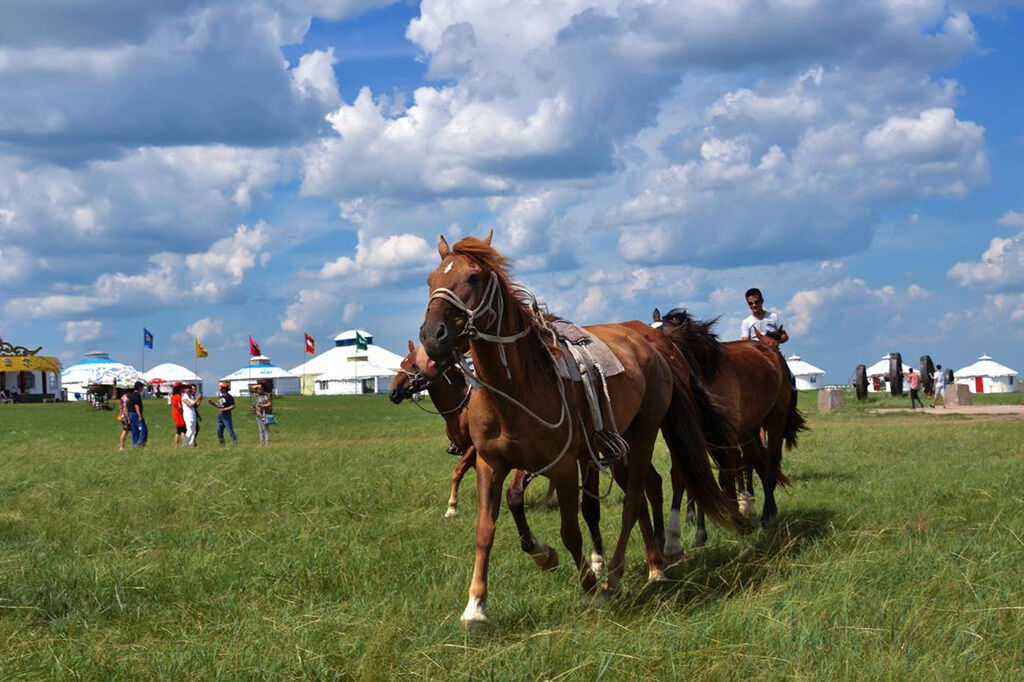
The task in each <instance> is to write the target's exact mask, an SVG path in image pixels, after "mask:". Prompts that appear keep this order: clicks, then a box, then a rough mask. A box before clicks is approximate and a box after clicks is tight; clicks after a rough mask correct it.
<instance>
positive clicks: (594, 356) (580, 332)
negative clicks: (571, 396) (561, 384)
mask: <svg viewBox="0 0 1024 682" xmlns="http://www.w3.org/2000/svg"><path fill="white" fill-rule="evenodd" d="M549 325H550V326H551V329H553V330H554V332H555V334H556V335H558V341H559V343H560V344H561V345H562V346H563V348H564V349H565V351H566V352H564V353H562V355H561V356H560V357H559V358H558V373H559V375H561V376H562V377H563V378H565V379H570V380H572V381H582V380H583V375H587V377H588V378H589V379H590V380H591V381H593V380H595V379H596V378H597V371H596V370H597V369H600V372H601V374H603V375H604V376H606V377H613V376H615V375H616V374H620V373H622V372H623V371H625V370H624V369H623V367H622V363H621V362H619V359H618V358H617V357H615V353H613V352H612V351H611V349H610V348H608V345H607V344H606V343H605V342H604V341H602V340H601V339H599V338H597V337H596V336H594V335H593V334H591V333H590V332H588V331H587V330H586V329H581V328H580V327H577V326H576V325H574V324H573V323H572V322H568V321H566V320H555V321H552V322H550V323H549ZM569 346H573V348H569ZM577 357H579V358H582V359H581V360H580V362H579V363H577V361H576V358H577ZM587 361H589V362H587ZM591 363H592V365H593V366H589V367H588V366H587V365H588V364H591ZM581 364H582V365H583V366H582V367H581V366H580V365H581Z"/></svg>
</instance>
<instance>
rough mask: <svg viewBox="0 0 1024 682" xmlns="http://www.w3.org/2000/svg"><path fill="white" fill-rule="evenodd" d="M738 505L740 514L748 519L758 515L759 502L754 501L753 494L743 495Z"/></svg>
mask: <svg viewBox="0 0 1024 682" xmlns="http://www.w3.org/2000/svg"><path fill="white" fill-rule="evenodd" d="M738 505H739V509H740V514H742V515H743V516H745V517H747V518H748V519H750V518H753V517H755V516H757V504H756V503H755V501H754V497H753V495H741V496H740V499H739V501H738Z"/></svg>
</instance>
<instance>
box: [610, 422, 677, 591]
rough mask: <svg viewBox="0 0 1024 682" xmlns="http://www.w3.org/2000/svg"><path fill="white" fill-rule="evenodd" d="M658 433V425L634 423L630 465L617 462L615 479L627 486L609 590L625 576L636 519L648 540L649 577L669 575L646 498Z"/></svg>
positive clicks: (629, 436)
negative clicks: (626, 559) (648, 425)
mask: <svg viewBox="0 0 1024 682" xmlns="http://www.w3.org/2000/svg"><path fill="white" fill-rule="evenodd" d="M657 435H658V431H657V426H654V427H652V428H650V429H645V428H644V426H643V425H641V424H634V425H633V426H631V427H630V429H629V430H628V431H627V432H626V433H625V434H623V438H625V439H626V442H628V443H629V465H628V469H627V468H626V466H625V465H623V464H622V462H617V463H616V465H615V480H616V481H618V482H619V485H621V486H622V487H623V490H624V492H625V499H623V502H622V528H621V531H620V533H619V541H618V543H616V545H615V554H614V555H613V556H612V561H611V564H610V565H609V567H608V578H607V580H606V585H607V587H608V589H609V590H615V589H616V588H617V587H618V584H619V581H620V580H621V578H622V572H623V567H624V565H625V558H626V545H627V543H628V541H629V535H630V532H631V531H632V529H633V524H634V523H639V525H640V536H641V537H642V538H643V541H644V554H645V557H646V559H647V577H648V579H649V580H662V579H664V577H665V573H664V566H665V556H664V554H663V553H662V547H661V546H660V545H659V544H658V542H657V540H656V539H655V533H654V526H653V524H652V523H651V517H650V514H649V513H648V510H647V503H646V501H645V498H644V490H645V486H646V484H647V482H648V480H649V473H650V467H651V454H652V453H653V452H654V439H655V438H656V437H657ZM659 478H660V477H659ZM659 511H660V510H659Z"/></svg>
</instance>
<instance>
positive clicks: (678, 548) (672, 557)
mask: <svg viewBox="0 0 1024 682" xmlns="http://www.w3.org/2000/svg"><path fill="white" fill-rule="evenodd" d="M670 475H671V478H672V509H671V512H670V515H669V519H668V528H667V529H666V531H665V544H664V545H663V546H664V547H665V556H666V557H667V558H668V559H669V561H672V562H678V561H682V559H683V543H682V542H680V536H681V534H682V528H680V524H679V515H680V514H679V513H680V508H681V507H682V504H683V493H684V492H685V491H686V482H685V481H684V480H683V472H682V470H681V469H680V468H679V467H678V466H676V463H675V461H673V462H672V469H671V473H670ZM687 498H688V499H687V502H686V522H687V523H693V513H694V512H693V507H694V504H693V499H692V498H690V497H689V495H687Z"/></svg>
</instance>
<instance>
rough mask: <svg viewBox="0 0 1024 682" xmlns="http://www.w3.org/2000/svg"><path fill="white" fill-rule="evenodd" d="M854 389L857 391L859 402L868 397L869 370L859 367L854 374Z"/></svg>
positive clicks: (862, 366)
mask: <svg viewBox="0 0 1024 682" xmlns="http://www.w3.org/2000/svg"><path fill="white" fill-rule="evenodd" d="M853 387H854V389H856V391H857V400H864V399H865V398H867V397H868V370H867V367H865V366H864V365H857V369H855V370H854V372H853Z"/></svg>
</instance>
